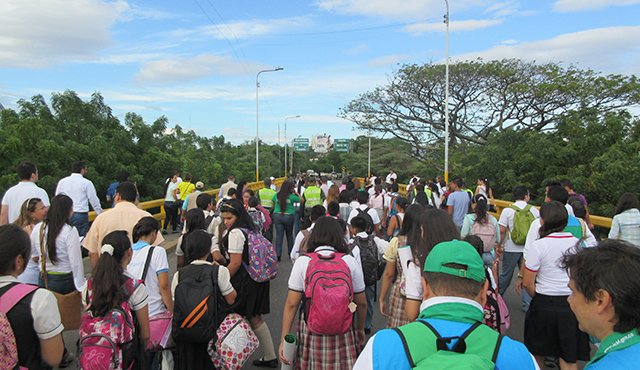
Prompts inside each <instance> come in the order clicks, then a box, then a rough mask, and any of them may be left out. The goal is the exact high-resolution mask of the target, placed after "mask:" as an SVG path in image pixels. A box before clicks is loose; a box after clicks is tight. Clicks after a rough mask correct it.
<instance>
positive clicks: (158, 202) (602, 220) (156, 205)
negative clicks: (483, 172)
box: [89, 177, 611, 229]
mask: <svg viewBox="0 0 640 370" xmlns="http://www.w3.org/2000/svg"><path fill="white" fill-rule="evenodd" d="M358 179H359V180H360V184H364V180H365V179H364V178H363V177H358ZM284 180H285V178H284V177H280V178H277V179H275V180H274V184H275V185H276V186H280V185H282V183H283V182H284ZM247 186H248V187H249V188H250V189H252V190H254V191H257V190H259V189H261V188H262V187H263V186H264V184H263V182H262V181H258V182H251V183H248V184H247ZM398 189H399V191H398V192H399V193H400V194H401V195H403V196H407V185H406V184H398ZM219 191H220V189H210V190H206V191H204V193H207V194H210V195H213V196H216V197H217V195H218V192H219ZM512 204H513V202H511V201H508V200H502V199H495V207H496V212H492V214H493V215H494V216H496V217H500V214H501V213H502V210H503V209H505V208H508V207H509V206H510V205H512ZM138 208H140V209H144V210H146V211H148V212H149V213H151V214H152V215H153V217H154V218H155V219H156V220H158V221H161V220H164V218H165V212H164V199H154V200H150V201H147V202H142V203H140V204H138ZM538 208H539V207H538ZM590 217H591V223H593V224H594V225H595V226H598V227H602V228H605V229H610V228H611V218H610V217H603V216H597V215H591V216H590ZM95 218H96V213H95V212H90V213H89V221H93V220H94V219H95Z"/></svg>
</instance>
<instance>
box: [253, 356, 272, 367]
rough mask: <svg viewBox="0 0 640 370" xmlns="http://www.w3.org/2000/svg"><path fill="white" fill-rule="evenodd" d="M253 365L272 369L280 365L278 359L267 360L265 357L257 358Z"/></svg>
mask: <svg viewBox="0 0 640 370" xmlns="http://www.w3.org/2000/svg"><path fill="white" fill-rule="evenodd" d="M253 366H257V367H270V368H272V369H275V368H277V367H278V359H275V358H274V359H273V360H265V359H264V358H260V359H257V360H253Z"/></svg>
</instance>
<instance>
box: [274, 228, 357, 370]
mask: <svg viewBox="0 0 640 370" xmlns="http://www.w3.org/2000/svg"><path fill="white" fill-rule="evenodd" d="M329 282H330V283H329ZM327 283H329V284H330V285H328V286H327V285H326V284H327ZM288 286H289V293H288V294H287V300H286V302H285V306H284V311H283V314H282V330H281V333H282V335H281V340H280V349H279V357H280V361H282V363H283V364H289V363H290V360H291V359H287V358H286V357H285V356H284V337H285V335H287V334H289V333H291V332H292V326H293V322H294V320H295V316H296V312H297V311H298V308H299V307H300V303H301V302H302V303H303V305H302V315H301V318H300V320H298V328H297V330H296V332H297V336H298V339H299V344H298V354H297V358H298V363H297V367H296V368H298V369H308V370H315V369H318V370H324V369H335V370H338V369H351V368H352V367H353V365H354V363H355V361H356V358H357V356H358V350H359V348H361V346H362V345H363V344H364V340H365V333H364V321H365V316H366V310H367V301H366V298H365V294H364V289H365V284H364V278H363V275H362V270H361V268H360V265H359V262H358V261H357V260H356V258H354V257H353V256H351V255H350V253H349V248H348V247H347V245H346V244H345V242H344V238H343V233H342V230H341V226H340V224H339V223H338V221H337V220H335V219H333V218H331V217H320V218H319V219H318V220H317V221H316V224H315V227H314V231H313V233H311V235H310V237H309V243H308V253H307V254H305V255H302V256H300V258H298V259H297V260H296V262H295V263H294V265H293V269H292V270H291V275H290V276H289V283H288ZM323 286H327V288H324V289H323V288H322V287H323ZM327 301H331V302H335V303H334V304H332V305H327V304H325V302H327ZM354 314H355V315H354Z"/></svg>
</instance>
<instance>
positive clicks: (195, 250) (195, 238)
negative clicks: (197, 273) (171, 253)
mask: <svg viewBox="0 0 640 370" xmlns="http://www.w3.org/2000/svg"><path fill="white" fill-rule="evenodd" d="M183 240H184V248H183V250H184V255H185V259H184V261H185V262H184V264H185V266H186V265H188V264H190V263H191V262H193V261H195V260H198V259H201V258H203V257H205V256H207V255H208V254H210V253H211V234H209V233H207V232H206V231H204V230H193V231H192V232H190V233H189V234H187V235H185V236H184V238H183Z"/></svg>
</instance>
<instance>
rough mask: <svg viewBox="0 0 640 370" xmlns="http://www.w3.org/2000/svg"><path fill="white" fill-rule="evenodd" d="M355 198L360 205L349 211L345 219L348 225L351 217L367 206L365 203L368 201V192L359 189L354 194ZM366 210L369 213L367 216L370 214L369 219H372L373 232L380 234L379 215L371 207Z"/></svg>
mask: <svg viewBox="0 0 640 370" xmlns="http://www.w3.org/2000/svg"><path fill="white" fill-rule="evenodd" d="M356 200H357V201H358V203H360V205H359V206H357V207H355V208H354V209H353V210H351V213H349V218H348V219H347V223H348V224H349V225H351V219H353V218H354V217H356V216H358V215H359V214H360V213H362V212H364V211H366V209H367V208H369V207H368V206H367V204H368V203H369V193H368V192H366V191H359V192H358V193H357V194H356ZM366 212H367V213H368V214H369V216H371V220H372V221H373V225H374V226H373V229H374V233H375V234H376V235H380V216H378V212H376V210H375V209H373V208H369V210H368V211H366Z"/></svg>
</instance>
